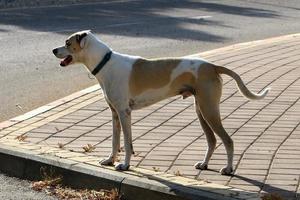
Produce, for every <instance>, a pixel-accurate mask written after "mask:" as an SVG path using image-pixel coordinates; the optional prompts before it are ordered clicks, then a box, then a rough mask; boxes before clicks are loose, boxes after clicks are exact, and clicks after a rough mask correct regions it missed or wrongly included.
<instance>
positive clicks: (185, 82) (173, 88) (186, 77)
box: [170, 72, 196, 98]
mask: <svg viewBox="0 0 300 200" xmlns="http://www.w3.org/2000/svg"><path fill="white" fill-rule="evenodd" d="M195 83H196V77H195V76H194V74H193V73H191V72H184V73H182V74H180V75H179V76H177V77H176V78H175V79H174V80H173V81H172V83H171V85H170V93H171V95H178V94H185V95H183V97H184V98H186V97H188V96H186V95H187V94H188V93H191V91H189V90H191V89H193V88H194V87H195Z"/></svg>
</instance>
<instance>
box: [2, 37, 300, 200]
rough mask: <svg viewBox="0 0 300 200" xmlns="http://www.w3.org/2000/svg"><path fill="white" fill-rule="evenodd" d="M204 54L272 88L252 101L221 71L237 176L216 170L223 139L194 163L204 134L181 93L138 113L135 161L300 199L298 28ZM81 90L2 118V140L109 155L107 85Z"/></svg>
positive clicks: (254, 84)
mask: <svg viewBox="0 0 300 200" xmlns="http://www.w3.org/2000/svg"><path fill="white" fill-rule="evenodd" d="M200 56H201V57H204V58H205V59H207V60H209V61H211V62H214V63H217V64H219V65H224V66H226V67H228V68H230V69H232V70H234V71H235V72H237V73H238V74H240V75H241V77H242V79H243V80H244V81H245V83H247V86H248V87H249V88H250V89H251V90H252V91H260V90H262V89H263V88H264V87H267V86H270V87H272V90H271V92H270V93H269V94H268V96H267V97H266V98H265V99H264V100H260V101H249V100H247V99H245V98H244V97H242V95H241V94H240V93H239V92H238V91H237V88H236V85H235V82H234V81H233V80H232V79H230V78H229V77H226V76H224V77H223V78H224V79H223V80H224V89H223V96H222V102H221V114H222V120H223V124H224V126H225V129H226V130H227V132H228V133H229V134H230V135H231V136H232V138H233V140H234V144H235V156H234V176H221V175H220V174H219V173H218V171H219V169H220V168H221V167H223V166H224V165H225V164H226V154H225V149H224V146H223V145H222V144H221V143H220V140H218V141H219V143H218V145H217V148H216V150H215V153H214V154H213V156H212V159H211V161H210V164H209V170H207V171H199V170H196V169H194V167H193V164H194V163H195V162H196V161H199V160H202V158H203V156H204V154H205V150H206V140H205V136H204V134H203V131H202V129H201V127H200V124H199V122H198V119H197V117H196V114H195V112H194V105H193V98H188V99H185V100H182V99H181V98H180V97H175V98H171V99H168V100H165V101H162V102H160V103H158V104H155V105H153V106H151V107H148V108H145V109H143V110H139V111H136V112H134V113H133V120H132V122H133V124H132V127H133V139H134V148H135V152H136V155H135V156H134V157H133V158H132V165H135V166H138V167H141V168H147V169H151V170H155V171H161V172H169V173H171V174H174V173H175V174H176V173H177V174H178V173H179V174H181V175H182V176H186V177H189V178H194V179H197V180H207V181H211V182H213V183H218V184H223V185H228V186H233V187H236V188H240V189H244V190H247V191H252V192H257V193H265V192H267V193H279V194H280V195H281V196H283V197H285V198H286V199H299V196H300V193H299V191H300V187H299V182H300V145H299V144H300V127H299V122H300V109H299V108H300V102H299V97H300V92H299V91H300V90H299V89H300V80H299V78H300V35H299V34H298V35H293V36H284V37H281V38H275V39H269V40H265V41H260V42H255V43H247V44H243V45H236V46H233V47H228V48H222V49H219V50H214V51H210V52H207V53H203V54H200ZM75 97H76V98H70V99H69V100H68V101H67V102H61V103H58V104H57V105H54V106H52V107H50V110H49V109H46V111H45V110H42V111H43V112H42V113H38V114H32V116H31V117H30V118H29V119H25V120H21V121H17V122H15V121H13V120H12V121H10V122H5V123H3V124H1V125H2V126H5V127H6V128H3V129H2V130H1V131H0V136H1V138H2V140H4V139H7V138H8V139H9V138H10V139H14V138H15V137H16V136H18V135H24V136H27V137H26V138H25V141H28V142H32V143H38V144H43V145H47V146H48V145H49V146H56V147H58V146H59V145H61V146H63V147H64V148H66V149H69V150H72V151H75V152H77V151H79V152H82V151H83V149H82V147H84V146H86V145H87V144H91V145H94V146H95V147H96V149H95V150H93V151H92V152H90V153H88V155H94V156H98V157H99V159H100V157H105V156H107V155H108V154H109V152H110V149H111V133H112V130H111V129H112V128H111V113H110V110H109V109H108V106H107V104H106V103H105V100H104V99H103V97H102V95H101V91H100V90H99V89H98V90H97V89H94V90H91V91H88V92H86V93H84V94H82V95H77V96H75ZM0 128H1V126H0ZM123 154H124V153H121V155H122V156H121V157H120V158H123V156H124V155H123ZM66 156H68V155H66ZM76 159H77V160H78V159H79V160H80V159H81V160H82V159H83V160H84V157H79V158H76ZM86 159H87V160H88V158H86Z"/></svg>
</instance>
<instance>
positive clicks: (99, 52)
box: [83, 37, 112, 74]
mask: <svg viewBox="0 0 300 200" xmlns="http://www.w3.org/2000/svg"><path fill="white" fill-rule="evenodd" d="M89 39H90V40H94V41H89V42H88V44H87V45H88V48H86V50H85V52H84V54H85V57H84V58H83V63H84V65H85V66H86V67H87V68H88V70H89V71H90V72H92V71H93V70H94V69H95V68H96V67H97V65H98V64H99V63H100V62H101V61H102V60H103V58H104V56H105V55H106V54H107V53H108V52H110V51H112V49H111V48H109V47H108V46H107V45H106V44H104V43H103V42H101V41H100V40H98V39H97V38H96V37H91V38H89ZM104 68H105V66H104ZM100 73H101V72H99V73H98V74H100Z"/></svg>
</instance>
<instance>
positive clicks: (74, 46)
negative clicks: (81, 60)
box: [66, 35, 81, 53]
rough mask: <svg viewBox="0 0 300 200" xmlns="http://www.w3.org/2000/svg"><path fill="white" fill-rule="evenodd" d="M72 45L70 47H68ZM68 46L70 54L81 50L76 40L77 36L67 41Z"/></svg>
mask: <svg viewBox="0 0 300 200" xmlns="http://www.w3.org/2000/svg"><path fill="white" fill-rule="evenodd" d="M67 44H70V45H67ZM66 46H67V48H68V49H69V51H70V52H73V53H76V52H79V51H80V50H81V47H80V44H79V43H78V41H77V39H76V35H72V36H71V37H69V38H68V39H67V41H66Z"/></svg>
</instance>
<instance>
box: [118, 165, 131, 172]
mask: <svg viewBox="0 0 300 200" xmlns="http://www.w3.org/2000/svg"><path fill="white" fill-rule="evenodd" d="M129 166H130V165H126V164H122V163H119V164H117V165H116V166H115V169H116V170H117V171H126V170H128V169H129Z"/></svg>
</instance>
